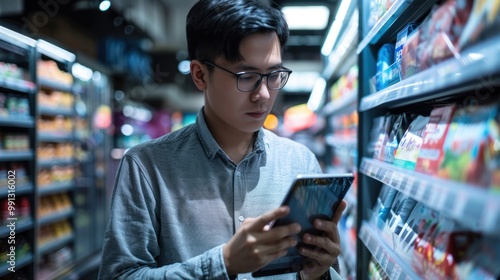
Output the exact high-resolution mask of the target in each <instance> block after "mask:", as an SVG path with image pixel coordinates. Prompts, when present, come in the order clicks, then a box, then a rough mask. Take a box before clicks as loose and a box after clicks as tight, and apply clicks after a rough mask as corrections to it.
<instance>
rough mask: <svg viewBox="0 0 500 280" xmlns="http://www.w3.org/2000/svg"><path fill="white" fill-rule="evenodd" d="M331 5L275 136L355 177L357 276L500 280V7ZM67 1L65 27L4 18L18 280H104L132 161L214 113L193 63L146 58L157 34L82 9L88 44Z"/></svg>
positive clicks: (352, 242)
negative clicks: (132, 154) (119, 175)
mask: <svg viewBox="0 0 500 280" xmlns="http://www.w3.org/2000/svg"><path fill="white" fill-rule="evenodd" d="M49 2H50V1H48V2H46V3H49ZM82 2H83V1H82ZM166 2H168V1H166ZM277 2H279V3H280V4H282V5H285V4H287V1H277ZM292 2H293V1H292ZM305 2H307V1H305ZM317 2H324V3H325V4H327V6H328V7H330V8H331V10H332V11H334V13H332V15H331V17H330V20H329V23H328V26H327V27H326V28H325V29H324V30H323V31H324V33H325V34H324V35H325V36H324V37H321V45H319V46H315V47H314V48H312V47H311V46H310V45H307V44H306V45H300V43H299V44H297V42H302V41H307V40H306V39H305V38H306V37H307V36H309V35H307V36H306V35H304V36H305V37H303V38H302V37H299V38H301V39H296V40H295V41H294V40H292V42H291V43H292V46H291V47H290V49H289V50H287V51H288V52H287V53H286V54H285V56H284V57H286V59H289V61H285V64H286V65H288V64H290V65H292V68H293V69H292V70H294V73H293V74H292V76H291V78H290V79H292V78H294V77H297V78H296V79H297V80H295V81H292V80H290V81H289V85H288V87H285V88H284V89H283V94H282V95H281V96H280V98H279V100H278V101H277V106H276V109H274V110H273V114H272V115H271V117H270V118H269V119H268V120H267V121H266V124H265V126H266V128H268V129H270V130H273V131H274V132H275V133H277V134H280V135H282V136H285V137H289V138H291V139H293V140H296V141H298V142H302V143H304V144H306V145H307V146H308V147H309V148H310V149H311V150H312V151H313V152H314V153H315V154H316V155H317V157H318V159H319V160H320V163H321V164H322V166H323V170H324V171H325V172H335V173H344V172H353V173H354V174H355V175H356V180H355V182H354V184H353V185H352V187H351V189H350V191H349V193H348V194H347V196H346V200H347V202H348V205H349V206H348V208H347V209H346V211H345V213H344V216H343V218H342V219H341V222H340V224H339V229H340V231H341V242H342V248H343V252H342V255H341V257H340V260H341V268H342V269H341V275H342V277H343V279H359V280H361V279H363V280H365V279H398V280H399V279H499V277H500V268H499V267H498V263H500V239H499V236H500V182H499V178H500V177H499V174H500V173H499V172H500V171H499V170H500V164H499V163H500V153H499V149H500V148H499V140H500V136H499V135H500V130H499V128H500V117H499V112H498V110H499V102H500V100H499V97H498V94H497V93H498V92H499V90H500V60H498V59H497V57H499V55H500V48H499V46H500V33H499V32H500V31H499V30H500V7H499V4H498V1H494V0H484V1H480V0H439V1H437V0H422V1H416V0H358V1H350V0H338V1H333V0H332V1H330V0H328V1H326V0H325V1H317ZM50 3H56V2H50ZM112 3H113V1H112ZM115 3H116V1H115ZM57 4H58V6H57V7H58V9H59V10H57V11H58V12H57V13H55V14H58V15H55V14H54V17H52V16H51V15H52V14H51V13H49V12H50V11H52V12H54V11H55V9H54V7H56V6H54V5H52V6H50V5H49V6H47V7H51V8H52V10H50V9H49V10H45V9H43V8H42V7H41V6H37V5H36V4H33V3H27V4H26V6H27V7H28V8H30V9H31V10H30V12H31V13H30V14H23V13H20V14H19V15H17V16H10V15H6V16H5V14H3V13H2V9H0V201H1V202H0V207H2V208H1V209H2V212H1V213H2V224H1V226H2V228H1V229H0V253H1V256H2V257H1V258H0V260H1V261H2V262H1V263H0V279H10V278H9V277H10V276H11V275H12V274H11V270H9V268H10V269H12V267H13V264H15V269H16V272H15V273H16V277H17V278H18V279H68V280H70V279H71V280H73V279H82V280H83V279H96V277H97V274H96V273H97V268H98V265H99V263H100V249H101V246H102V242H103V233H104V227H105V225H106V221H107V217H108V208H109V203H110V201H109V198H110V195H111V191H112V189H111V188H112V187H111V186H112V183H113V179H114V174H115V171H116V168H117V165H118V163H119V160H120V159H121V157H122V156H123V154H124V153H125V152H126V150H127V149H128V148H130V147H132V146H134V145H137V144H139V143H142V142H144V141H147V140H150V139H153V138H156V137H159V136H161V135H163V134H165V133H168V132H170V131H173V130H176V129H179V128H181V127H183V126H185V125H188V124H190V123H192V122H193V121H194V118H195V116H196V113H197V110H198V108H199V106H200V104H201V103H200V102H201V101H202V100H201V99H200V96H201V95H197V94H195V93H193V92H194V87H193V85H192V83H190V79H189V76H188V75H185V73H181V71H180V70H178V69H177V67H178V66H179V65H181V64H178V62H179V60H183V59H184V58H185V57H184V56H185V55H184V56H182V52H179V53H176V52H170V51H168V52H164V50H163V49H161V47H159V49H160V50H158V49H156V50H149V51H145V50H144V49H143V46H145V45H148V42H149V43H151V42H152V41H154V39H158V38H154V36H150V35H148V34H147V32H145V31H144V30H142V29H141V28H140V27H139V26H138V25H133V23H132V20H129V19H125V18H123V17H118V16H116V14H115V12H113V11H108V12H107V14H106V13H102V14H101V15H99V16H98V15H97V14H95V13H90V12H89V11H88V10H87V8H82V7H80V8H81V10H82V12H81V13H82V14H83V17H84V18H88V19H87V21H86V22H85V24H87V25H89V26H92V32H91V34H89V33H86V32H84V31H82V30H81V26H80V27H75V26H73V25H76V24H77V22H76V21H77V20H76V18H75V19H74V20H73V19H71V18H70V19H68V18H62V17H60V16H59V13H61V14H64V13H66V12H68V14H69V9H70V6H65V4H62V1H59V2H57ZM294 4H297V3H296V2H295V3H294ZM81 5H83V4H81ZM0 7H3V6H1V4H0ZM44 7H45V6H44ZM155 7H158V6H155ZM11 8H12V9H17V8H15V7H11ZM141 8H144V10H145V11H149V12H151V11H150V10H147V9H146V8H145V7H142V6H141ZM47 11H49V12H47ZM73 12H74V11H73ZM37 13H38V14H37ZM42 13H43V14H44V15H46V18H47V21H46V22H45V21H42V20H44V19H45V17H43V16H42V17H39V18H36V17H35V15H39V16H40V15H42ZM71 15H75V14H71ZM90 15H92V16H90ZM107 15H112V16H113V19H111V20H110V19H109V18H106V17H107ZM69 17H70V16H69ZM120 18H121V20H120ZM89 19H95V20H93V21H95V22H98V21H101V22H102V23H101V24H102V26H104V23H105V22H106V23H110V22H111V23H110V24H111V25H112V26H114V27H113V28H117V29H118V28H120V32H121V33H120V35H117V34H118V33H114V32H116V31H113V30H112V29H109V26H108V27H106V28H96V26H95V25H94V24H96V23H95V22H94V23H91V22H89ZM37 20H38V21H37ZM78 20H80V19H78ZM155 20H158V19H155ZM163 20H164V19H163ZM27 22H28V23H30V24H28V25H23V23H27ZM61 22H62V23H64V24H60V23H61ZM16 23H17V25H16ZM19 24H20V25H19ZM165 24H166V23H165ZM166 25H167V24H166ZM55 26H57V27H55ZM61 26H64V28H63V27H61ZM130 26H132V27H133V28H132V27H131V28H132V29H131V28H128V29H127V27H130ZM134 28H135V29H134ZM170 28H172V27H170ZM126 30H128V31H126ZM35 31H36V32H35ZM129 31H130V33H129V34H127V32H129ZM169 31H172V30H171V29H169ZM323 31H321V32H323ZM328 31H332V32H331V35H330V34H329V33H330V32H328ZM107 32H111V33H107ZM292 32H297V31H293V30H292ZM301 32H305V31H304V30H300V31H298V32H297V33H299V34H305V33H301ZM122 33H123V34H125V35H123V34H122ZM174 35H175V34H174ZM313 35H314V36H316V35H317V34H316V33H314V34H313ZM151 38H153V39H151ZM182 39H183V40H184V38H182ZM148 40H149V41H148ZM301 40H302V41H301ZM327 42H328V44H327ZM309 43H310V42H309ZM293 44H297V45H293ZM311 44H312V43H311ZM171 47H172V46H171ZM172 48H173V47H172ZM167 49H168V48H167ZM301 50H302V51H303V53H301ZM177 55H179V57H180V58H179V57H177ZM296 57H303V59H302V61H295V60H294V58H296ZM318 58H319V60H316V59H318ZM313 59H314V60H313ZM308 60H310V61H308ZM306 62H308V63H312V64H315V66H316V68H314V70H315V71H317V73H316V74H315V75H313V78H311V77H310V76H307V75H301V67H304V66H303V65H304V63H306ZM318 65H320V67H318ZM293 66H295V67H296V68H294V67H293ZM296 69H297V71H296ZM304 72H306V71H304ZM309 72H310V71H309ZM173 73H175V75H173ZM309 74H311V73H309ZM311 80H312V81H313V82H311ZM305 84H311V86H310V87H305V88H306V89H304V85H305ZM293 86H295V87H296V88H293ZM165 92H168V97H165V96H166V95H165V94H164V93H165ZM184 101H185V102H184ZM11 213H12V214H11ZM13 218H15V219H13ZM14 222H15V223H14ZM13 223H14V224H15V227H11V225H14V224H13ZM12 236H15V241H16V246H15V248H14V250H12V249H11V247H10V246H9V245H11V244H10V243H9V240H12ZM9 237H10V239H9ZM13 260H15V262H12V263H9V261H13Z"/></svg>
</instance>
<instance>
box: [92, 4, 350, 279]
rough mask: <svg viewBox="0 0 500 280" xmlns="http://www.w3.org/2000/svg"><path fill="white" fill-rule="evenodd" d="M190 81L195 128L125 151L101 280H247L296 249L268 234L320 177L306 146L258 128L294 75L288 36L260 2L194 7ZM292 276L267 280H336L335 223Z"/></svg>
mask: <svg viewBox="0 0 500 280" xmlns="http://www.w3.org/2000/svg"><path fill="white" fill-rule="evenodd" d="M186 31H187V41H188V51H189V55H190V59H191V75H192V78H193V81H194V83H195V85H196V87H197V88H198V89H199V90H200V91H202V92H203V93H204V96H205V105H204V107H203V108H202V109H201V110H200V112H199V114H198V116H197V119H196V123H195V124H193V125H190V126H187V127H184V128H183V129H181V130H178V131H176V132H173V133H170V134H167V135H165V136H163V137H160V138H158V139H155V140H153V141H150V142H148V143H145V144H141V145H138V146H136V147H134V148H132V149H130V150H129V151H128V152H127V153H126V154H125V156H124V157H123V159H122V161H121V164H120V167H119V169H118V173H117V177H116V182H115V186H114V191H113V198H112V199H113V200H112V205H111V215H110V220H109V224H108V228H107V231H106V235H105V244H104V248H103V258H102V264H101V268H100V273H99V278H100V279H235V278H238V279H251V278H252V276H251V272H252V271H256V270H257V269H259V268H261V267H263V266H264V265H266V264H268V263H269V262H271V261H272V260H274V259H276V258H278V257H280V256H283V255H284V254H285V253H286V251H287V249H288V248H290V247H292V246H295V245H296V244H297V240H295V238H294V237H293V235H294V234H296V233H298V232H299V231H300V226H299V225H298V224H292V225H288V226H282V227H276V228H272V229H269V227H268V226H267V225H268V224H269V223H270V222H272V221H273V220H275V219H277V218H280V217H283V216H286V214H287V213H288V211H289V209H288V208H287V207H279V205H280V203H281V201H282V200H283V198H284V196H285V194H286V192H287V191H288V189H289V187H290V185H291V182H292V181H293V179H294V178H295V177H296V176H297V175H298V174H300V173H320V172H321V169H320V167H319V164H318V162H317V160H316V158H315V156H314V154H313V153H312V152H311V151H309V150H308V149H307V148H306V147H305V146H303V145H301V144H298V143H296V142H293V141H291V140H289V139H286V138H280V137H278V136H276V135H275V134H273V133H272V132H270V131H267V130H265V129H263V128H262V125H263V123H264V120H265V118H266V116H267V115H268V114H269V112H270V110H271V108H272V107H273V104H274V101H275V99H276V96H277V94H278V91H279V89H281V88H282V87H283V86H284V85H285V84H286V82H287V80H288V76H289V74H290V73H291V71H290V70H288V69H287V68H285V67H283V65H282V59H281V53H282V48H283V47H284V45H285V43H286V41H287V38H288V26H287V24H286V21H285V19H284V17H283V15H282V13H281V12H280V11H279V10H278V9H276V8H273V7H271V6H270V5H268V4H266V3H264V2H262V1H259V0H200V1H199V2H197V3H196V4H195V5H194V6H193V7H192V9H191V10H190V12H189V14H188V16H187V29H186ZM345 207H346V204H345V202H342V204H341V207H340V208H339V210H338V211H337V213H336V214H335V217H334V218H333V220H332V221H326V220H322V221H320V220H316V221H315V227H316V228H318V229H319V230H321V231H323V232H324V234H323V235H322V236H311V235H307V234H306V235H305V236H304V240H303V241H304V242H305V243H307V244H311V245H315V246H316V247H317V249H316V250H311V249H307V248H301V249H300V252H301V253H302V254H303V255H304V256H305V257H307V258H308V261H307V262H305V263H304V265H303V269H302V270H301V271H300V273H293V274H282V275H275V276H272V279H296V278H300V279H330V277H332V276H333V278H338V274H337V273H336V272H335V271H334V270H333V269H332V268H331V267H332V265H333V264H334V263H335V262H336V259H337V256H338V255H339V254H340V245H339V244H340V242H339V236H338V230H337V227H336V224H337V222H338V220H339V219H340V216H341V213H342V211H343V210H344V209H345Z"/></svg>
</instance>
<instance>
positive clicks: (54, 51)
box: [36, 39, 75, 62]
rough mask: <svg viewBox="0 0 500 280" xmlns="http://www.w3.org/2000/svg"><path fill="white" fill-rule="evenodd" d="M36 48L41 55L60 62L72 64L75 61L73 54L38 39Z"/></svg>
mask: <svg viewBox="0 0 500 280" xmlns="http://www.w3.org/2000/svg"><path fill="white" fill-rule="evenodd" d="M36 46H37V48H38V50H39V51H40V52H41V53H43V54H45V55H47V56H50V57H52V58H54V59H57V60H59V61H61V62H73V61H74V60H75V55H74V54H72V53H70V52H68V51H66V50H64V49H61V48H60V47H58V46H56V45H53V44H51V43H49V42H47V41H44V40H41V39H38V41H37V44H36Z"/></svg>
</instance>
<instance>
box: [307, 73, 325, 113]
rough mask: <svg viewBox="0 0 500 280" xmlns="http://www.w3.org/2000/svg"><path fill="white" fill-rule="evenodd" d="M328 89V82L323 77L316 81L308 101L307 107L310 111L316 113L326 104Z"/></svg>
mask: <svg viewBox="0 0 500 280" xmlns="http://www.w3.org/2000/svg"><path fill="white" fill-rule="evenodd" d="M325 89H326V81H325V79H323V78H322V77H319V78H317V79H316V82H315V83H314V87H313V90H312V92H311V95H310V96H309V100H308V101H307V107H308V108H309V110H311V111H313V112H315V111H316V110H318V109H319V108H320V107H321V105H323V102H324V95H325Z"/></svg>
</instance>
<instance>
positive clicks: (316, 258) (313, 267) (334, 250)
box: [299, 200, 347, 280]
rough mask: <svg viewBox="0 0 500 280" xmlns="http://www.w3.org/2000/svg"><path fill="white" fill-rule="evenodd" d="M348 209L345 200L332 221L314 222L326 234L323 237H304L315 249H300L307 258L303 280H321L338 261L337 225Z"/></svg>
mask: <svg viewBox="0 0 500 280" xmlns="http://www.w3.org/2000/svg"><path fill="white" fill-rule="evenodd" d="M346 207H347V203H346V201H345V200H343V201H342V202H341V203H340V206H339V208H338V209H337V211H336V212H335V214H334V215H333V218H332V220H331V221H327V220H320V219H316V220H314V227H315V228H316V229H318V230H321V231H323V232H324V234H323V235H322V236H314V235H311V234H304V236H303V237H302V241H303V242H304V243H306V244H310V245H314V246H315V248H314V249H310V248H306V247H300V248H299V252H300V253H301V254H302V255H303V256H305V257H307V259H306V260H305V261H304V264H303V268H302V272H301V277H303V278H302V279H303V280H309V279H320V278H321V275H323V274H324V273H325V272H327V271H328V270H329V269H330V267H331V266H332V265H333V264H334V263H335V262H336V261H337V257H338V256H339V255H340V253H341V248H340V236H339V231H338V228H337V224H338V222H339V220H340V218H341V217H342V212H344V210H345V209H346Z"/></svg>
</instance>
